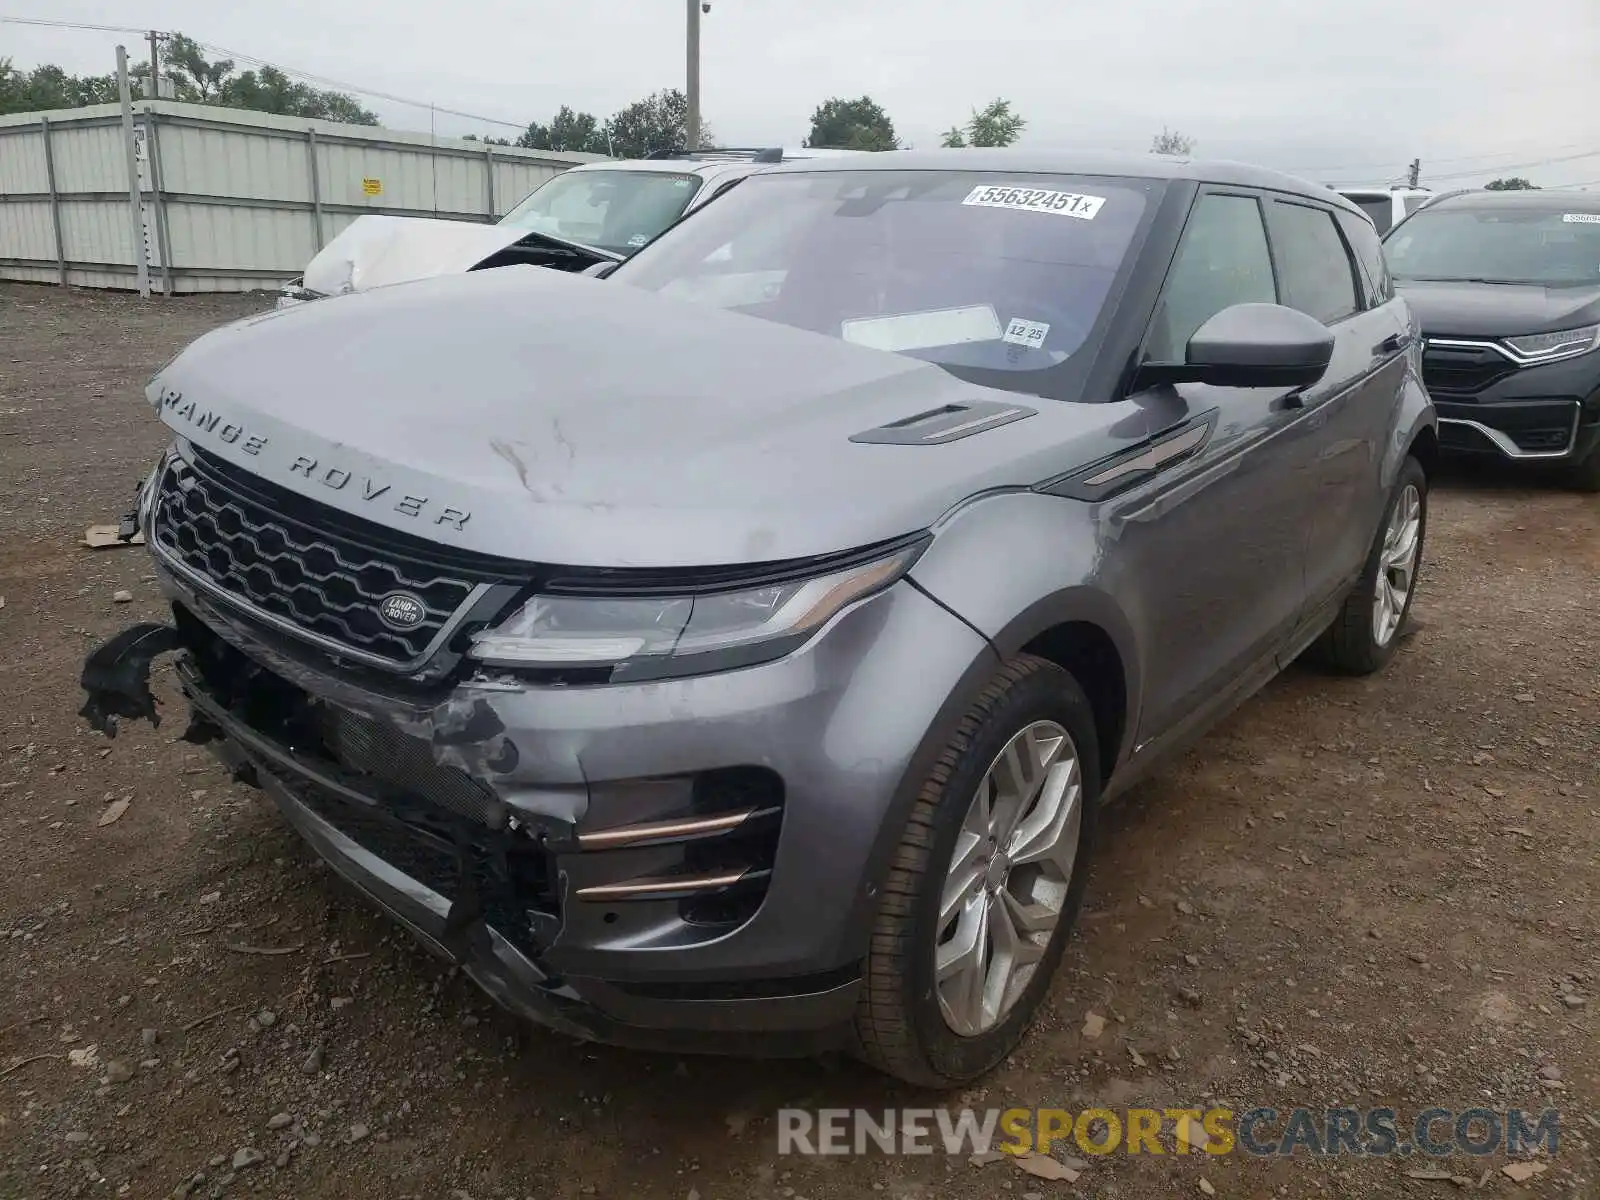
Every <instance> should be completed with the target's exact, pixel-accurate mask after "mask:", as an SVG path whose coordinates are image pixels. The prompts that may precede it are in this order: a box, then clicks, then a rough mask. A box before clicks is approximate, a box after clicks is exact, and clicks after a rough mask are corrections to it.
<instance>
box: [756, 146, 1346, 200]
mask: <svg viewBox="0 0 1600 1200" xmlns="http://www.w3.org/2000/svg"><path fill="white" fill-rule="evenodd" d="M769 171H770V172H778V173H783V172H791V171H989V172H994V173H996V174H1002V173H1005V172H1008V171H1015V172H1026V173H1028V174H1037V175H1102V176H1108V177H1122V178H1126V179H1172V180H1188V181H1191V182H1194V183H1220V184H1232V185H1234V186H1235V187H1252V188H1263V189H1266V190H1271V191H1277V192H1289V193H1292V194H1295V195H1301V196H1311V197H1315V198H1316V199H1318V200H1321V201H1323V202H1325V203H1332V204H1337V205H1339V206H1340V207H1342V208H1348V209H1350V210H1351V211H1352V212H1359V211H1360V209H1358V208H1356V207H1355V205H1353V204H1352V203H1351V202H1350V201H1348V200H1346V199H1345V198H1344V197H1343V196H1341V195H1339V194H1338V193H1337V192H1335V191H1332V190H1331V189H1329V188H1327V187H1324V186H1323V185H1322V184H1320V183H1314V182H1312V181H1311V180H1309V179H1300V178H1298V177H1296V176H1294V175H1285V174H1284V173H1283V172H1281V171H1272V170H1269V169H1267V168H1266V167H1257V166H1252V165H1251V164H1249V163H1238V162H1229V161H1226V160H1224V159H1205V158H1175V157H1168V156H1166V155H1157V154H1116V153H1109V152H1098V151H1073V150H1025V149H1004V150H1000V149H971V148H968V149H961V150H888V151H884V152H883V153H881V154H858V155H851V156H850V157H848V158H813V159H806V160H802V161H795V162H789V163H785V164H784V165H783V166H781V167H772V168H769Z"/></svg>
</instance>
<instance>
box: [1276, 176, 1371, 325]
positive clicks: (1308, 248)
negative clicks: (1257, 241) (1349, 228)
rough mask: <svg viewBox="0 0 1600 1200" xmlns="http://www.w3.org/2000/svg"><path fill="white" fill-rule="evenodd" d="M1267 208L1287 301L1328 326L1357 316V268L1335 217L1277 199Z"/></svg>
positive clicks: (1308, 206) (1307, 206)
mask: <svg viewBox="0 0 1600 1200" xmlns="http://www.w3.org/2000/svg"><path fill="white" fill-rule="evenodd" d="M1268 209H1269V216H1268V223H1269V227H1270V228H1271V230H1272V249H1273V254H1274V256H1275V258H1276V260H1277V263H1278V275H1279V278H1280V279H1281V280H1282V281H1283V290H1284V297H1283V302H1284V303H1285V304H1287V305H1288V306H1289V307H1290V308H1297V309H1299V310H1300V311H1301V312H1303V313H1305V314H1306V315H1307V316H1311V317H1315V318H1316V319H1317V320H1319V321H1321V322H1322V323H1323V324H1325V325H1331V324H1333V323H1334V322H1335V321H1342V320H1344V318H1346V317H1348V316H1350V315H1351V314H1352V313H1355V312H1358V311H1359V310H1360V309H1361V302H1360V300H1359V299H1358V293H1357V289H1356V276H1355V268H1354V265H1353V264H1352V263H1351V261H1350V252H1349V251H1348V250H1347V249H1346V248H1345V244H1344V238H1343V237H1342V236H1340V234H1339V228H1338V226H1337V225H1335V224H1334V222H1333V214H1332V213H1331V212H1329V211H1328V210H1327V209H1324V208H1314V207H1312V206H1311V205H1309V204H1296V203H1292V202H1290V201H1288V200H1274V201H1272V203H1271V204H1270V205H1269V206H1268Z"/></svg>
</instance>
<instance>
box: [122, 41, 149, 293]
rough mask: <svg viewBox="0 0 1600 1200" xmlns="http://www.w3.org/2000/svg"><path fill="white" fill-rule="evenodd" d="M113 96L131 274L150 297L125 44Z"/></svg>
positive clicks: (137, 156) (137, 157) (141, 289)
mask: <svg viewBox="0 0 1600 1200" xmlns="http://www.w3.org/2000/svg"><path fill="white" fill-rule="evenodd" d="M117 96H118V98H119V99H120V100H121V101H122V142H123V146H124V148H125V149H126V150H127V152H128V221H129V226H130V228H131V230H132V232H133V240H132V241H131V242H130V243H129V246H130V248H131V249H132V250H133V265H134V275H135V277H136V278H137V279H138V282H139V295H140V296H141V297H143V298H144V299H146V300H148V299H149V298H150V260H149V258H148V257H147V256H146V254H145V233H144V200H143V198H142V197H141V195H140V188H139V152H138V150H136V149H135V148H134V143H133V137H134V135H133V89H132V88H131V87H130V86H129V85H128V48H127V47H126V46H118V47H117Z"/></svg>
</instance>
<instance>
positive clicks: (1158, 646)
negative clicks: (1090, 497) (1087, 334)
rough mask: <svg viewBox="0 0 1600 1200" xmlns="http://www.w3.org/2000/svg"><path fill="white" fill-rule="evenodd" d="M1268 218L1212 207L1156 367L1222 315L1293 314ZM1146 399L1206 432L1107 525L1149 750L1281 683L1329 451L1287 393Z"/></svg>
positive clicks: (1222, 202) (1186, 257) (1151, 354)
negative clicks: (1256, 307) (1277, 672)
mask: <svg viewBox="0 0 1600 1200" xmlns="http://www.w3.org/2000/svg"><path fill="white" fill-rule="evenodd" d="M1261 205H1262V201H1261V199H1260V198H1259V197H1258V196H1256V195H1254V194H1249V193H1243V192H1232V191H1227V190H1206V191H1202V193H1201V194H1200V196H1199V198H1198V199H1197V200H1196V202H1195V206H1194V208H1193V210H1192V211H1191V213H1190V216H1189V221H1188V224H1187V226H1186V228H1185V231H1184V234H1183V237H1182V239H1181V241H1180V243H1179V248H1178V253H1177V256H1176V257H1175V259H1174V261H1173V265H1172V268H1171V270H1170V272H1169V274H1168V278H1167V281H1166V284H1165V286H1164V288H1163V292H1162V297H1161V300H1160V301H1159V303H1158V304H1157V307H1156V310H1155V314H1154V316H1153V318H1152V322H1151V328H1150V331H1149V334H1148V335H1147V338H1146V342H1145V349H1144V357H1145V360H1146V361H1149V362H1182V361H1183V358H1184V352H1185V347H1186V346H1187V344H1188V341H1189V338H1190V336H1191V335H1192V334H1193V333H1194V332H1195V330H1197V329H1198V328H1199V327H1200V325H1202V324H1203V323H1204V322H1205V321H1206V320H1207V319H1208V318H1210V317H1211V316H1213V315H1214V314H1216V313H1217V312H1220V311H1221V310H1222V309H1224V308H1228V307H1230V306H1232V305H1235V304H1246V303H1268V304H1271V303H1277V302H1278V301H1279V295H1278V284H1277V279H1276V275H1275V273H1274V270H1273V262H1272V257H1271V253H1270V251H1269V248H1268V240H1267V234H1266V226H1265V220H1264V217H1263V213H1262V207H1261ZM1133 399H1135V401H1136V402H1138V403H1140V404H1141V405H1147V406H1150V407H1152V408H1154V409H1157V410H1161V411H1163V413H1164V415H1170V417H1171V418H1172V421H1173V426H1172V427H1173V428H1180V427H1182V428H1193V429H1198V428H1203V429H1204V432H1203V433H1199V434H1195V435H1193V436H1194V437H1196V439H1197V440H1198V443H1199V444H1198V448H1197V449H1196V450H1195V451H1194V452H1193V453H1191V454H1190V456H1189V457H1187V458H1183V459H1180V460H1178V461H1176V462H1174V463H1173V464H1172V465H1171V466H1168V467H1166V468H1164V469H1163V470H1161V471H1158V472H1157V473H1155V475H1154V476H1153V477H1152V478H1151V480H1150V481H1149V483H1147V484H1145V485H1143V486H1141V487H1138V488H1135V489H1134V490H1132V491H1130V492H1128V493H1125V494H1124V495H1122V496H1120V497H1118V498H1117V499H1116V500H1115V501H1114V502H1113V505H1114V511H1113V512H1111V513H1109V514H1107V515H1108V518H1109V520H1110V522H1111V525H1112V533H1111V536H1113V537H1115V538H1116V539H1117V541H1118V543H1119V545H1118V559H1119V560H1120V562H1121V563H1122V564H1123V567H1122V569H1121V570H1119V573H1118V574H1119V578H1118V579H1117V580H1115V581H1112V586H1113V587H1115V588H1116V590H1117V593H1118V595H1119V597H1120V598H1121V599H1122V600H1123V602H1124V604H1125V605H1127V609H1128V614H1129V616H1130V619H1131V620H1132V621H1133V622H1134V624H1135V627H1136V628H1135V632H1136V635H1137V637H1138V641H1139V643H1140V644H1141V645H1142V646H1143V647H1145V648H1146V650H1147V653H1146V654H1145V657H1144V661H1143V663H1142V666H1141V670H1142V674H1143V683H1144V702H1143V705H1142V711H1141V712H1140V714H1139V718H1138V732H1137V741H1136V743H1135V745H1136V748H1139V747H1144V746H1147V745H1149V744H1150V743H1153V742H1155V741H1157V740H1158V739H1162V738H1163V737H1164V736H1165V735H1167V734H1175V733H1178V732H1180V731H1181V729H1183V728H1184V727H1187V726H1190V725H1192V724H1197V723H1199V722H1201V721H1202V720H1203V719H1204V717H1205V716H1206V715H1207V714H1209V713H1210V712H1212V711H1214V710H1216V709H1220V708H1223V707H1226V706H1227V704H1228V703H1229V701H1230V700H1231V699H1232V698H1233V697H1234V696H1235V695H1236V694H1237V693H1238V692H1239V691H1240V690H1241V689H1246V688H1250V687H1253V686H1256V685H1258V684H1259V683H1260V682H1261V681H1262V680H1263V679H1264V678H1265V677H1266V676H1267V675H1269V674H1270V673H1271V672H1272V671H1273V670H1274V669H1275V666H1274V661H1275V656H1276V654H1277V652H1278V650H1279V649H1280V647H1281V646H1282V645H1283V644H1284V643H1285V642H1286V641H1287V639H1288V637H1289V635H1290V634H1291V633H1292V631H1293V629H1294V626H1295V624H1296V621H1297V618H1298V616H1299V613H1300V611H1301V609H1302V607H1303V605H1304V603H1305V598H1306V593H1305V546H1306V526H1307V522H1308V521H1309V520H1310V519H1311V509H1312V504H1313V500H1314V498H1315V495H1316V487H1315V483H1314V474H1315V461H1316V457H1317V452H1318V438H1319V436H1320V435H1319V434H1318V432H1317V431H1316V430H1314V428H1313V427H1312V422H1311V420H1310V416H1309V414H1308V413H1307V411H1306V410H1305V409H1304V408H1302V407H1300V395H1299V394H1297V393H1295V392H1294V391H1293V389H1289V388H1226V387H1214V386H1210V385H1207V384H1199V383H1184V384H1178V385H1175V386H1161V387H1157V388H1152V389H1151V390H1150V391H1149V392H1147V393H1145V394H1144V395H1142V396H1138V397H1134V398H1133ZM1180 423H1188V424H1187V426H1182V425H1180ZM1168 436H1169V437H1171V436H1173V435H1171V434H1169V435H1168Z"/></svg>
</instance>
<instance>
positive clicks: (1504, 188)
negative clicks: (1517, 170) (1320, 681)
mask: <svg viewBox="0 0 1600 1200" xmlns="http://www.w3.org/2000/svg"><path fill="white" fill-rule="evenodd" d="M1483 190H1484V191H1486V192H1537V191H1538V190H1539V185H1538V184H1536V183H1531V182H1529V181H1528V180H1526V179H1524V178H1523V177H1522V176H1521V175H1513V176H1511V177H1510V178H1509V179H1494V180H1491V181H1490V182H1488V183H1486V184H1484V185H1483Z"/></svg>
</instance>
